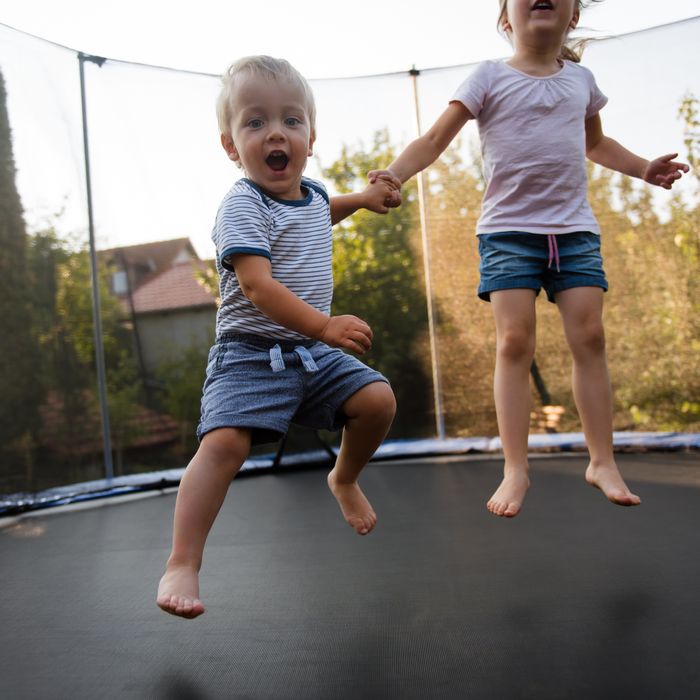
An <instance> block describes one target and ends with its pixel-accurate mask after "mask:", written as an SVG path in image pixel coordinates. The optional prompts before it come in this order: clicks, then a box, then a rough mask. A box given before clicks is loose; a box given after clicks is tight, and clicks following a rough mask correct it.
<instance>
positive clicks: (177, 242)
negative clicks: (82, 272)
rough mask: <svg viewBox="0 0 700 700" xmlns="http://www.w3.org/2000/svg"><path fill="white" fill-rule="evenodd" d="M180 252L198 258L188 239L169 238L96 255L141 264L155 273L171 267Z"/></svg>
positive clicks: (108, 250)
mask: <svg viewBox="0 0 700 700" xmlns="http://www.w3.org/2000/svg"><path fill="white" fill-rule="evenodd" d="M182 252H186V253H187V254H189V257H191V258H194V259H198V258H199V256H198V255H197V252H196V251H195V249H194V247H193V245H192V243H191V242H190V239H189V238H171V239H170V240H167V241H154V242H152V243H141V244H139V245H128V246H122V247H119V248H108V249H106V250H101V251H99V253H98V254H99V255H100V256H101V257H104V258H107V259H109V260H114V259H116V258H117V257H119V258H121V259H122V260H124V262H125V263H127V264H130V265H139V264H141V265H145V266H147V267H148V268H149V269H151V270H154V271H157V270H162V269H163V268H165V267H168V266H169V265H171V264H172V263H173V262H174V261H175V259H176V258H177V257H178V255H180V254H181V253H182Z"/></svg>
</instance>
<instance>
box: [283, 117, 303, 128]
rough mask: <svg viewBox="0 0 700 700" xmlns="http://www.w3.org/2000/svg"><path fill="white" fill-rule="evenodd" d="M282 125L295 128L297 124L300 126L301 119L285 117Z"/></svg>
mask: <svg viewBox="0 0 700 700" xmlns="http://www.w3.org/2000/svg"><path fill="white" fill-rule="evenodd" d="M284 123H285V124H286V125H287V126H297V125H298V124H301V119H298V118H297V117H287V118H286V119H285V120H284Z"/></svg>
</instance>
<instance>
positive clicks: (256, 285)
mask: <svg viewBox="0 0 700 700" xmlns="http://www.w3.org/2000/svg"><path fill="white" fill-rule="evenodd" d="M233 265H234V268H235V270H236V276H237V277H238V281H239V283H240V285H241V289H242V290H243V294H245V296H246V297H247V298H248V299H249V300H250V301H251V302H252V303H253V304H254V305H255V307H256V308H258V309H259V310H260V311H262V313H264V314H265V316H267V317H268V318H271V319H272V320H273V321H276V322H277V323H279V324H280V325H281V326H284V327H285V328H289V330H292V331H296V332H297V333H301V334H302V335H305V336H306V337H307V338H314V339H316V340H322V341H323V342H324V343H326V344H328V345H331V346H333V347H339V348H346V349H347V350H351V351H352V352H356V353H359V354H363V353H364V352H365V351H366V350H369V349H370V347H371V346H372V329H371V328H370V327H369V326H368V325H367V324H366V323H365V322H364V321H363V320H362V319H360V318H357V316H351V315H343V316H326V314H324V313H322V312H321V311H319V310H318V309H315V308H314V307H313V306H311V305H310V304H307V303H306V302H305V301H303V300H302V299H300V298H299V297H298V296H297V295H296V294H294V292H292V291H291V290H290V289H288V288H287V287H285V286H284V285H283V284H282V283H280V282H278V281H277V280H276V279H274V278H273V276H272V265H271V264H270V261H269V260H268V259H267V258H265V257H263V256H261V255H234V256H233Z"/></svg>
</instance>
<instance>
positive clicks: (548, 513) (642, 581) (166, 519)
mask: <svg viewBox="0 0 700 700" xmlns="http://www.w3.org/2000/svg"><path fill="white" fill-rule="evenodd" d="M619 463H620V466H621V469H622V470H623V473H624V474H625V476H626V478H627V480H628V482H629V483H630V484H631V485H632V486H633V488H634V489H635V490H636V491H637V493H639V494H640V495H641V497H642V499H643V503H642V506H641V507H639V508H630V509H627V508H619V507H615V506H613V505H611V504H610V503H608V502H607V501H606V500H605V499H604V497H603V496H602V495H601V494H600V493H599V492H598V491H596V490H595V489H592V488H590V487H588V486H587V485H586V484H585V482H584V481H583V470H584V468H585V464H586V462H585V460H584V458H583V457H582V456H567V455H556V456H545V457H541V458H536V459H534V460H533V486H532V488H531V491H530V494H529V495H528V499H527V501H526V504H525V508H524V510H523V512H522V513H521V515H520V516H518V517H517V518H516V519H514V520H506V519H499V518H496V517H493V516H491V515H490V514H489V513H488V512H487V511H486V509H485V507H484V503H485V501H486V500H487V498H488V496H489V495H490V494H491V492H492V491H493V489H494V487H495V485H496V484H497V483H498V479H499V475H500V469H501V461H500V460H498V459H490V458H484V457H477V458H469V457H458V458H455V457H439V458H434V459H429V460H404V461H390V462H384V463H376V464H371V465H370V466H369V467H368V468H367V469H366V470H365V472H364V474H363V477H362V483H363V487H364V489H365V491H366V492H367V493H368V495H369V497H370V498H371V500H372V503H373V505H374V506H375V508H376V509H377V512H378V514H379V516H380V521H379V525H378V527H377V529H376V530H375V531H374V532H373V533H372V534H371V535H370V536H369V537H366V538H361V537H358V536H357V535H355V534H354V532H353V531H352V530H351V529H350V528H349V527H348V526H347V525H346V524H345V523H344V521H343V520H342V518H341V516H340V513H339V511H338V508H337V505H336V503H335V501H334V500H333V498H332V497H331V496H330V494H328V493H327V490H326V487H325V479H324V473H323V471H321V470H319V469H309V470H295V471H288V472H284V473H260V474H254V475H251V476H244V477H243V478H239V479H238V480H237V481H236V482H235V483H234V485H233V486H232V488H231V490H230V491H229V495H228V498H227V500H226V503H225V504H224V507H223V509H222V511H221V514H220V516H219V519H218V520H217V522H216V524H215V526H214V529H213V530H212V533H211V535H210V538H209V542H208V546H207V549H206V551H205V562H204V569H203V573H202V597H203V599H204V602H205V604H206V605H207V612H206V614H205V615H203V616H202V617H200V618H198V619H196V620H193V621H189V620H181V619H179V618H175V617H172V616H169V615H166V614H164V613H162V612H161V611H160V610H158V608H157V607H156V605H155V602H154V599H155V589H156V584H157V581H158V579H159V577H160V575H161V573H162V567H163V564H164V562H165V558H166V556H167V554H168V551H169V544H170V541H169V540H170V527H171V518H172V512H173V506H174V499H175V496H174V491H173V489H170V490H168V491H163V492H160V493H156V494H153V495H151V496H150V497H147V498H145V497H141V498H137V499H134V498H131V499H129V500H124V501H122V502H116V501H117V499H108V500H105V501H101V502H100V504H101V505H103V507H89V508H86V507H84V506H83V507H76V508H71V509H69V510H67V511H63V512H57V511H42V512H40V513H38V514H35V515H29V516H24V517H22V518H20V519H18V520H16V521H14V522H13V523H11V524H9V525H7V526H6V527H5V528H3V529H2V530H0V561H1V562H2V568H1V570H2V576H1V581H2V590H3V596H2V632H1V634H2V648H3V652H2V655H0V682H1V683H2V689H1V691H0V692H1V694H2V697H4V698H8V700H9V699H13V700H14V699H15V698H27V699H30V698H31V699H32V700H36V699H38V698H71V699H74V698H91V699H92V698H120V699H124V698H168V699H170V700H172V699H191V700H194V699H205V698H207V699H208V698H246V699H253V698H256V699H257V698H261V699H263V698H264V699H266V700H269V699H273V698H294V699H297V698H299V699H304V700H311V699H317V698H318V699H319V700H321V699H323V700H330V699H333V698H397V699H399V698H400V699H402V700H404V699H407V698H421V699H432V698H450V699H451V698H497V699H500V698H538V699H540V700H541V699H542V698H618V699H619V698H635V699H639V698H654V699H655V700H658V698H674V699H681V698H697V697H698V696H699V693H700V606H699V605H698V581H699V580H700V557H698V551H700V509H698V497H699V496H700V455H699V454H698V453H680V452H677V453H648V454H622V455H620V456H619ZM91 505H93V506H94V505H95V504H91Z"/></svg>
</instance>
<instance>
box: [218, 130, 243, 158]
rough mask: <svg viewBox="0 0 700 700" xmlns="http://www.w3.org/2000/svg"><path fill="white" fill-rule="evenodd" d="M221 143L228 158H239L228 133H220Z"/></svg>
mask: <svg viewBox="0 0 700 700" xmlns="http://www.w3.org/2000/svg"><path fill="white" fill-rule="evenodd" d="M221 145H222V146H223V147H224V151H226V153H227V154H228V157H229V159H230V160H232V161H234V162H238V160H240V158H239V155H238V149H237V148H236V144H235V143H234V142H233V139H232V138H231V136H230V135H229V134H221Z"/></svg>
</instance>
